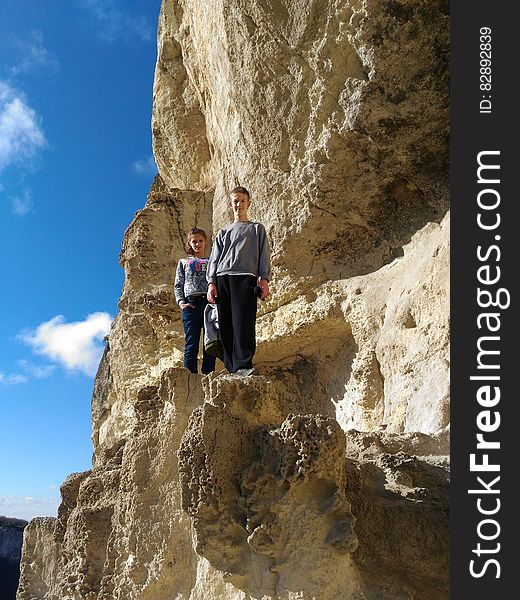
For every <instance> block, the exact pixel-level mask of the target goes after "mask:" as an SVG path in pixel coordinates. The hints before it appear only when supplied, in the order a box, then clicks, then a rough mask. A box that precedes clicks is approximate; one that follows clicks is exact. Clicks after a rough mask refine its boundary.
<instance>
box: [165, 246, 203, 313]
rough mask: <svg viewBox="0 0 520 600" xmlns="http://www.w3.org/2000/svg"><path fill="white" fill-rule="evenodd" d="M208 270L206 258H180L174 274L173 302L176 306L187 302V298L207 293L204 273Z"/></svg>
mask: <svg viewBox="0 0 520 600" xmlns="http://www.w3.org/2000/svg"><path fill="white" fill-rule="evenodd" d="M207 268H208V259H207V258H195V257H194V256H187V257H186V258H181V259H180V260H179V264H178V265H177V272H176V274H175V283H174V285H173V289H174V291H175V300H176V301H177V304H180V303H181V302H188V297H189V296H202V295H204V294H206V292H207V291H208V282H207V281H206V271H207Z"/></svg>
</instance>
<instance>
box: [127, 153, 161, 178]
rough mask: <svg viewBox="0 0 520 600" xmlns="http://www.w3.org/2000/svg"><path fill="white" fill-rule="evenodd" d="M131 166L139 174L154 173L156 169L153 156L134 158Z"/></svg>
mask: <svg viewBox="0 0 520 600" xmlns="http://www.w3.org/2000/svg"><path fill="white" fill-rule="evenodd" d="M132 166H133V168H134V171H135V172H136V173H138V174H139V175H155V174H156V173H157V170H158V169H157V165H156V164H155V159H154V157H153V156H149V157H148V158H143V159H141V160H136V161H135V162H134V163H133V165H132Z"/></svg>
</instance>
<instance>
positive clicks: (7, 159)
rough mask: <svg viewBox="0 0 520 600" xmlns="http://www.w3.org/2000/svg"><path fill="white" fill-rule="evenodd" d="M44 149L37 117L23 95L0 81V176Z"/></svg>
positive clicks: (44, 141) (43, 140) (44, 144)
mask: <svg viewBox="0 0 520 600" xmlns="http://www.w3.org/2000/svg"><path fill="white" fill-rule="evenodd" d="M45 146H46V140H45V136H44V134H43V131H42V129H41V128H40V124H39V118H38V115H37V114H36V112H35V111H34V109H32V108H31V107H30V106H29V105H28V104H27V102H26V100H25V98H24V96H23V94H22V93H21V92H19V91H17V90H16V89H14V88H13V87H12V86H11V85H10V84H9V83H7V82H6V81H0V173H1V172H2V171H3V170H4V169H5V168H6V167H7V166H9V165H12V164H16V163H20V162H21V161H26V160H28V159H30V158H32V157H34V156H35V155H36V153H37V152H38V151H39V150H41V149H42V148H44V147H45Z"/></svg>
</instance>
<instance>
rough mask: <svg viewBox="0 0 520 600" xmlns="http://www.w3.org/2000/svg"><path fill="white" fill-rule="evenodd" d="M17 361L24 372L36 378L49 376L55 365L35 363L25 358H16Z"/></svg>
mask: <svg viewBox="0 0 520 600" xmlns="http://www.w3.org/2000/svg"><path fill="white" fill-rule="evenodd" d="M17 363H18V365H19V366H20V367H21V368H22V369H23V370H24V371H25V372H26V373H28V374H29V375H31V376H32V377H35V378H36V379H45V378H46V377H50V376H51V375H52V374H53V373H54V371H55V370H56V365H35V364H34V363H32V362H29V361H28V360H25V359H21V360H18V361H17Z"/></svg>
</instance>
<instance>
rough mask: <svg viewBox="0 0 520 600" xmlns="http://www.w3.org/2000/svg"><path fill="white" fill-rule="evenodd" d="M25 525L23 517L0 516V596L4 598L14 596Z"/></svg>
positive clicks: (9, 598) (10, 599) (12, 597)
mask: <svg viewBox="0 0 520 600" xmlns="http://www.w3.org/2000/svg"><path fill="white" fill-rule="evenodd" d="M26 525H27V521H24V520H23V519H13V518H9V517H2V516H0V596H1V597H2V598H4V599H5V600H12V599H13V600H14V597H15V596H16V588H17V586H18V578H19V575H20V557H21V555H22V540H23V530H24V528H25V526H26Z"/></svg>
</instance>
